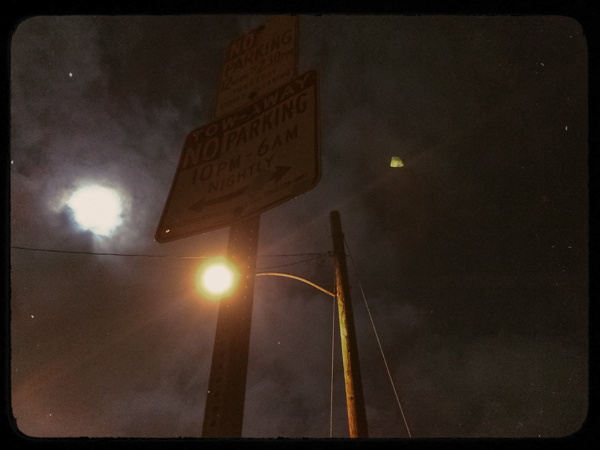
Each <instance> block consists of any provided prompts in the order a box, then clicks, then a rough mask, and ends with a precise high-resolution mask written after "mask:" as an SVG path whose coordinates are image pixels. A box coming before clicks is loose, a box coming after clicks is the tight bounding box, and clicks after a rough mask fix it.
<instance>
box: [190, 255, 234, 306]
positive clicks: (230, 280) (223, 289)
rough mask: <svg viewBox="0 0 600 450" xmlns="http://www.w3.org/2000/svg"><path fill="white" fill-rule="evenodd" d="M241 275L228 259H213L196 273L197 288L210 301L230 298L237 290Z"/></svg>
mask: <svg viewBox="0 0 600 450" xmlns="http://www.w3.org/2000/svg"><path fill="white" fill-rule="evenodd" d="M239 279H240V274H239V271H238V270H237V268H236V267H235V265H233V264H232V263H231V262H230V261H229V260H228V259H227V258H211V259H209V260H208V261H206V262H205V263H204V264H202V265H201V266H200V268H199V269H198V272H197V273H196V288H197V289H198V291H199V292H200V293H201V294H202V295H203V296H204V297H206V298H208V299H210V300H221V299H222V298H225V297H229V296H230V295H231V294H232V293H233V292H234V291H235V289H236V288H237V285H238V282H239Z"/></svg>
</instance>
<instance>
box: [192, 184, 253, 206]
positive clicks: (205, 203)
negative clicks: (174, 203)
mask: <svg viewBox="0 0 600 450" xmlns="http://www.w3.org/2000/svg"><path fill="white" fill-rule="evenodd" d="M247 187H248V186H245V187H243V188H242V189H238V190H237V191H234V192H232V193H231V194H227V195H224V196H222V197H216V198H211V199H210V200H205V198H204V197H202V198H201V199H200V200H198V201H197V202H196V203H194V204H193V205H192V206H190V209H191V210H193V211H196V212H202V210H203V209H204V207H206V206H211V205H216V204H219V203H223V202H226V201H228V200H231V199H234V198H236V197H239V196H240V195H242V194H243V193H244V191H245V190H246V188H247Z"/></svg>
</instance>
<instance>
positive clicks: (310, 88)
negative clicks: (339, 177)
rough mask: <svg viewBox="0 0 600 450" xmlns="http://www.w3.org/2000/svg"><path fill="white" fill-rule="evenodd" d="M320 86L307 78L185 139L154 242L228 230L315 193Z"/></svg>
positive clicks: (318, 169) (312, 75)
mask: <svg viewBox="0 0 600 450" xmlns="http://www.w3.org/2000/svg"><path fill="white" fill-rule="evenodd" d="M318 105H319V101H318V80H317V73H316V72H315V71H310V72H307V73H305V74H303V75H301V76H299V77H297V78H296V79H295V80H292V81H291V82H290V83H288V84H286V85H284V86H282V87H281V88H279V89H277V90H275V91H273V92H271V93H270V94H267V95H265V96H263V97H262V98H260V99H258V100H257V101H255V102H254V103H252V104H251V105H250V106H248V107H246V108H243V109H241V110H238V111H237V112H235V113H233V114H230V115H228V116H225V117H223V118H221V119H218V120H215V121H213V122H211V123H209V124H208V125H205V126H203V127H200V128H197V129H195V130H193V131H192V132H191V133H190V134H189V135H188V136H187V138H186V140H185V144H184V147H183V151H182V153H181V157H180V159H179V165H178V167H177V171H176V173H175V177H174V179H173V184H172V186H171V190H170V192H169V196H168V198H167V202H166V205H165V208H164V210H163V214H162V217H161V220H160V223H159V226H158V229H157V231H156V235H155V239H156V241H157V242H169V241H172V240H176V239H180V238H184V237H188V236H192V235H196V234H200V233H205V232H207V231H211V230H215V229H218V228H223V227H228V226H231V224H232V223H233V222H235V221H237V220H241V219H244V218H246V217H249V216H252V215H254V214H260V213H262V212H264V211H266V210H268V209H270V208H273V207H274V206H277V205H279V204H281V203H284V202H286V201H288V200H290V199H292V198H294V197H297V196H298V195H300V194H303V193H304V192H306V191H308V190H310V189H312V188H313V187H314V186H315V185H316V184H317V182H318V181H319V179H320V176H321V154H320V148H319V126H318V124H319V120H318Z"/></svg>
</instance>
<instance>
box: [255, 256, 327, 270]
mask: <svg viewBox="0 0 600 450" xmlns="http://www.w3.org/2000/svg"><path fill="white" fill-rule="evenodd" d="M322 256H323V255H319V256H313V257H312V258H308V259H303V260H301V261H296V262H293V263H288V264H279V265H277V266H269V267H258V268H257V269H256V270H269V269H278V268H279V267H287V266H294V265H296V264H302V263H305V262H308V261H314V260H315V259H319V258H321V257H322Z"/></svg>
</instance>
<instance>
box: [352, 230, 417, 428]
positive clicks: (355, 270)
mask: <svg viewBox="0 0 600 450" xmlns="http://www.w3.org/2000/svg"><path fill="white" fill-rule="evenodd" d="M344 243H345V244H346V248H347V249H348V255H350V261H352V267H354V272H355V273H356V277H357V279H358V286H359V287H360V292H361V293H362V297H363V300H364V301H365V306H366V307H367V312H368V313H369V319H371V325H372V326H373V331H374V332H375V338H376V339H377V345H379V351H380V352H381V356H382V358H383V363H384V364H385V369H386V370H387V374H388V377H389V379H390V383H391V384H392V389H393V390H394V395H395V396H396V401H397V402H398V407H399V408H400V413H401V414H402V419H403V420H404V425H405V427H406V431H407V432H408V437H412V436H411V434H410V429H409V428H408V423H406V416H405V415H404V410H403V409H402V404H401V403H400V398H398V392H396V386H394V380H393V378H392V373H391V372H390V368H389V366H388V363H387V360H386V358H385V354H384V353H383V347H382V346H381V341H380V340H379V335H378V334H377V329H376V328H375V322H373V316H371V310H370V309H369V304H368V303H367V297H366V296H365V291H364V290H363V287H362V283H361V282H360V277H359V276H358V270H357V268H356V264H355V263H354V258H353V257H352V253H351V252H350V246H349V245H348V242H347V241H346V238H344Z"/></svg>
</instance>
